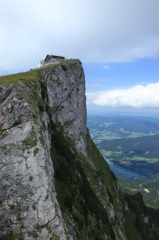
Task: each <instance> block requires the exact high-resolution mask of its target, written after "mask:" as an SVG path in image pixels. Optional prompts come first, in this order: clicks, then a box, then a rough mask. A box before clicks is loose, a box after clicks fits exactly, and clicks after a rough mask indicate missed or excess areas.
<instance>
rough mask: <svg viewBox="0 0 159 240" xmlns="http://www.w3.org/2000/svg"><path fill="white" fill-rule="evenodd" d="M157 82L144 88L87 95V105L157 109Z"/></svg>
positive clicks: (158, 106)
mask: <svg viewBox="0 0 159 240" xmlns="http://www.w3.org/2000/svg"><path fill="white" fill-rule="evenodd" d="M158 93H159V82H158V83H154V84H148V85H147V86H146V87H145V86H142V85H137V86H135V87H132V88H129V89H119V90H113V91H103V92H102V91H100V92H94V93H89V92H88V93H87V104H88V105H89V104H94V105H98V106H106V107H135V108H159V95H158Z"/></svg>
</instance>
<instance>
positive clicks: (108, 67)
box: [103, 64, 112, 69]
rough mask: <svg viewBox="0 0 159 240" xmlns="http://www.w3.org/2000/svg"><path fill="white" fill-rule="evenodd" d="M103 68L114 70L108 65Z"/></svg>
mask: <svg viewBox="0 0 159 240" xmlns="http://www.w3.org/2000/svg"><path fill="white" fill-rule="evenodd" d="M103 68H104V69H112V67H111V66H109V65H108V64H106V65H104V66H103Z"/></svg>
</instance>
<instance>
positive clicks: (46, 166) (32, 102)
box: [0, 60, 149, 240]
mask: <svg viewBox="0 0 159 240" xmlns="http://www.w3.org/2000/svg"><path fill="white" fill-rule="evenodd" d="M86 120H87V115H86V98H85V77H84V72H83V68H82V64H81V62H80V61H79V60H66V61H64V62H62V63H60V64H56V65H51V66H48V67H45V68H41V69H39V70H34V71H30V72H27V73H20V74H16V75H10V76H6V77H1V78H0V169H1V170H0V239H26V240H31V239H34V238H37V239H44V240H45V239H46V240H47V239H50V240H51V239H61V240H62V239H91V240H93V239H123V240H124V239H128V238H127V234H126V233H125V231H127V229H126V226H125V222H126V217H125V216H126V215H125V216H124V215H123V211H126V210H123V209H124V208H125V205H128V203H127V201H126V200H125V199H126V198H123V199H124V200H121V199H122V197H120V196H119V188H118V185H117V180H116V177H115V176H114V174H113V173H112V172H111V171H110V169H109V166H108V165H107V163H106V162H105V160H104V159H103V157H102V156H101V154H100V153H99V151H98V149H97V148H96V146H95V145H94V143H93V142H92V140H91V138H90V136H89V132H88V130H87V128H86ZM123 207H124V208H123ZM127 209H129V208H127ZM126 214H128V215H129V213H128V211H127V213H126ZM142 217H143V219H147V214H146V212H144V213H143V216H142ZM143 221H144V220H143ZM148 224H149V221H148V220H147V222H145V225H143V226H144V228H145V229H146V228H147V227H148ZM145 231H146V230H145ZM138 234H139V235H138V236H140V232H139V233H138ZM139 239H140V238H139Z"/></svg>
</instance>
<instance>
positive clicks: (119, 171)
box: [105, 157, 144, 181]
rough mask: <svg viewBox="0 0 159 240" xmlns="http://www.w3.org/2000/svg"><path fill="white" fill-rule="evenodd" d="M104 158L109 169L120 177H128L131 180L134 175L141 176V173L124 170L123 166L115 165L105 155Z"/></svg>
mask: <svg viewBox="0 0 159 240" xmlns="http://www.w3.org/2000/svg"><path fill="white" fill-rule="evenodd" d="M105 160H106V161H107V163H108V164H109V166H110V169H111V170H112V172H113V173H115V174H117V175H119V176H120V177H122V178H128V179H129V180H131V181H133V180H134V179H135V178H136V177H140V178H143V177H144V176H143V175H140V174H137V173H134V172H131V171H128V170H125V169H124V168H121V167H118V166H116V165H114V164H113V163H112V162H110V161H109V159H108V158H106V157H105Z"/></svg>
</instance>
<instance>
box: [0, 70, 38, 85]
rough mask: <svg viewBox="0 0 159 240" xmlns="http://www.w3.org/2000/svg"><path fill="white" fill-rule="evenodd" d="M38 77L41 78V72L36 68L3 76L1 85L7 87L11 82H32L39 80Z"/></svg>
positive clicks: (0, 81)
mask: <svg viewBox="0 0 159 240" xmlns="http://www.w3.org/2000/svg"><path fill="white" fill-rule="evenodd" d="M38 79H39V72H38V71H37V70H34V71H29V72H23V73H17V74H11V75H7V76H1V77H0V85H1V86H6V87H7V86H8V85H9V84H11V83H12V84H17V83H18V82H19V81H23V82H28V81H29V82H30V81H37V80H38Z"/></svg>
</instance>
